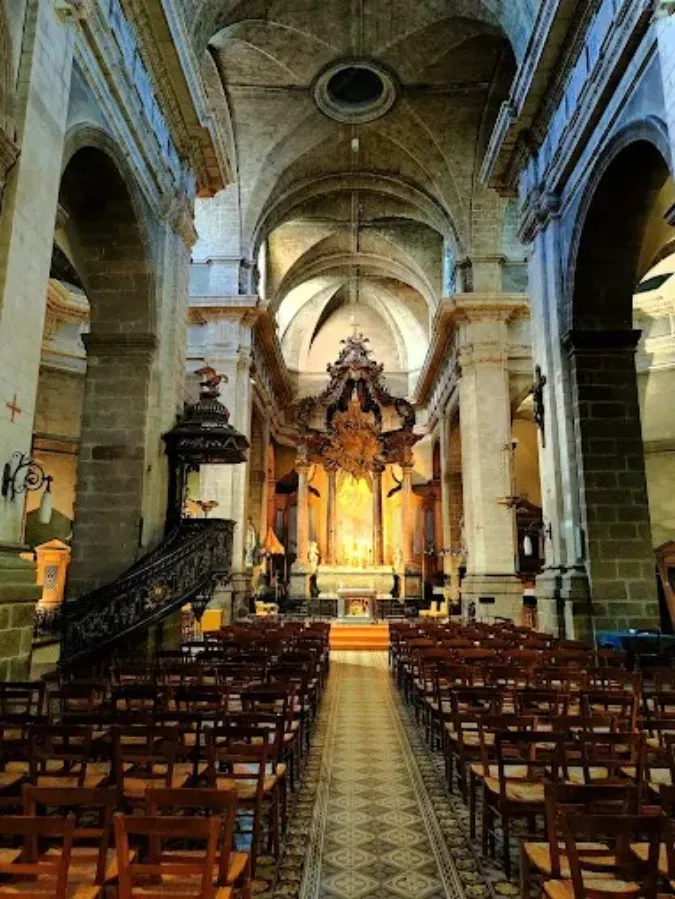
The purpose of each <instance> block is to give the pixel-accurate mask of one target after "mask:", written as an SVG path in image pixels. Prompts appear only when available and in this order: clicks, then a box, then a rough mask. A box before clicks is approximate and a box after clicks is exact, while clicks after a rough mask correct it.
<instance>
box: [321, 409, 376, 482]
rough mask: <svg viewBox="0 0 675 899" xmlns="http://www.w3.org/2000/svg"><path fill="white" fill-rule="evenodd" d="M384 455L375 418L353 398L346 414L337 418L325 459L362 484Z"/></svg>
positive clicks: (339, 414) (337, 415) (341, 413)
mask: <svg viewBox="0 0 675 899" xmlns="http://www.w3.org/2000/svg"><path fill="white" fill-rule="evenodd" d="M381 452H382V443H381V440H380V437H379V435H378V432H377V425H376V422H375V417H374V416H373V415H372V413H368V412H364V411H363V410H362V409H361V404H360V403H359V400H358V398H356V397H352V399H351V402H350V403H349V406H348V407H347V409H346V411H344V412H337V413H336V414H335V416H334V417H333V422H332V433H331V436H330V444H329V446H328V447H327V448H326V450H325V451H324V458H325V459H327V460H328V461H329V462H335V463H336V464H337V465H338V466H339V467H340V468H341V469H342V470H343V471H345V472H347V474H350V475H352V476H353V477H354V478H356V480H357V481H358V480H360V479H361V478H365V477H367V476H368V474H370V472H371V471H372V470H373V468H374V467H375V464H376V463H377V462H378V459H379V456H380V454H381Z"/></svg>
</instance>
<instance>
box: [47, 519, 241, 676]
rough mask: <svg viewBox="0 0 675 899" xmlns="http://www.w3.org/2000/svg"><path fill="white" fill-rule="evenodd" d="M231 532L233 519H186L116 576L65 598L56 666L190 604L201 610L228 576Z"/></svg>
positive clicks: (97, 650) (107, 645) (137, 631)
mask: <svg viewBox="0 0 675 899" xmlns="http://www.w3.org/2000/svg"><path fill="white" fill-rule="evenodd" d="M233 533H234V522H233V521H225V520H223V519H217V518H214V519H184V520H183V521H182V522H181V524H180V525H179V527H178V528H177V530H176V531H174V532H172V533H171V534H169V535H168V536H167V537H166V539H165V540H164V541H163V542H162V543H161V544H160V545H159V546H158V547H156V548H155V549H154V550H153V551H152V552H150V553H149V554H148V556H146V557H145V559H141V560H139V561H138V562H137V563H136V564H135V565H134V566H132V567H131V568H130V569H129V570H128V571H126V572H125V573H124V574H122V575H121V576H120V577H119V578H117V580H115V581H113V582H112V583H110V584H106V585H105V586H104V587H100V588H99V589H97V590H94V591H93V592H92V593H89V594H87V595H85V596H83V597H82V598H81V599H78V600H75V601H72V602H66V603H65V604H64V607H63V608H64V622H63V639H62V648H61V662H60V664H61V665H66V666H67V665H69V664H72V663H73V662H76V661H77V662H79V661H81V660H82V659H84V658H85V657H86V656H90V655H94V654H97V653H100V652H101V651H102V650H103V649H107V648H111V647H113V645H115V644H119V643H120V642H121V641H122V640H128V638H130V637H132V636H134V635H137V634H140V633H141V632H142V631H143V630H147V629H148V628H149V627H150V626H151V625H153V624H155V623H157V622H158V621H161V620H162V619H163V618H165V617H166V616H167V615H169V614H171V612H173V611H175V610H176V609H178V608H180V607H181V606H183V605H185V604H186V603H188V602H191V603H192V604H193V607H194V606H195V605H196V606H197V607H198V613H199V612H201V611H203V609H204V607H205V606H206V604H207V603H208V601H209V600H210V598H211V597H212V595H213V590H214V588H215V586H216V583H217V582H218V581H220V582H221V583H223V582H226V581H227V580H228V579H229V576H230V566H231V562H232V537H233ZM163 550H164V551H163Z"/></svg>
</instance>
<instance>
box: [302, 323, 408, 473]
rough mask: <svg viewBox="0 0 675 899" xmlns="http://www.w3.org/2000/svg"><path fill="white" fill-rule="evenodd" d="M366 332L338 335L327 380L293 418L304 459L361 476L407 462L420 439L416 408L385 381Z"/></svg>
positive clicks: (303, 401)
mask: <svg viewBox="0 0 675 899" xmlns="http://www.w3.org/2000/svg"><path fill="white" fill-rule="evenodd" d="M368 342H369V341H368V338H367V337H365V336H364V335H363V334H354V335H352V336H350V337H348V338H347V339H346V340H343V341H342V344H343V348H342V350H341V352H340V355H339V356H338V358H337V360H336V361H335V362H334V363H333V364H332V365H329V366H328V374H329V376H330V381H329V383H328V386H327V387H326V388H325V389H324V390H323V391H322V393H321V394H319V396H317V397H306V398H305V399H303V400H301V401H300V402H299V403H298V404H297V406H296V415H295V420H296V423H297V425H298V429H299V431H300V437H301V441H302V443H303V444H304V446H305V447H306V452H307V457H308V459H309V461H311V462H314V463H318V464H321V465H324V466H325V467H326V468H329V469H330V468H332V469H341V470H342V471H345V472H346V473H348V474H351V475H353V476H354V477H355V478H357V479H359V478H364V477H367V476H368V475H370V474H372V472H373V471H378V470H379V471H381V470H382V469H383V468H384V466H385V465H388V464H393V463H399V464H407V463H409V462H410V459H411V451H412V447H413V446H414V445H415V444H416V443H417V441H418V440H419V439H420V437H419V435H417V434H415V433H414V428H415V409H414V408H413V406H412V404H411V403H410V402H408V400H406V399H403V398H402V397H396V396H393V395H392V394H391V393H390V392H389V390H388V389H387V387H386V386H385V384H384V378H383V370H384V367H383V366H382V365H381V364H379V363H377V362H375V360H374V359H373V358H372V355H373V354H372V352H371V350H369V349H368Z"/></svg>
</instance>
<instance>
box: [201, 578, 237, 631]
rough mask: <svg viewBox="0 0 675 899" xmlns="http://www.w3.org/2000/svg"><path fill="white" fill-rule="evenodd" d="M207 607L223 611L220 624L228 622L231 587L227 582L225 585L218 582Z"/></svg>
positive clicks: (230, 605)
mask: <svg viewBox="0 0 675 899" xmlns="http://www.w3.org/2000/svg"><path fill="white" fill-rule="evenodd" d="M207 608H208V609H217V610H219V611H221V612H222V613H223V617H222V624H230V622H231V621H232V588H231V587H230V585H229V584H228V585H227V586H225V587H223V586H221V585H220V584H218V586H217V587H216V589H215V590H214V591H213V598H212V600H211V602H210V603H209V604H208V606H207Z"/></svg>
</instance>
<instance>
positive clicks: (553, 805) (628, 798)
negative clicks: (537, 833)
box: [520, 783, 639, 896]
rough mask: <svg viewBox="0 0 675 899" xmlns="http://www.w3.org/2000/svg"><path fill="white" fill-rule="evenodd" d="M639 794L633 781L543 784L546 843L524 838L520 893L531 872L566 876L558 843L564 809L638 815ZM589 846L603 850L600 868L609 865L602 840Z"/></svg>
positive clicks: (597, 860) (566, 866)
mask: <svg viewBox="0 0 675 899" xmlns="http://www.w3.org/2000/svg"><path fill="white" fill-rule="evenodd" d="M638 805H639V794H638V790H637V787H636V786H635V785H634V784H629V783H625V784H592V785H590V786H586V785H584V786H573V785H570V784H562V783H547V784H545V818H546V842H532V841H528V840H524V841H523V842H522V843H521V847H520V850H521V854H520V859H521V861H520V895H521V896H529V894H530V880H531V877H532V873H533V872H536V873H537V874H538V875H540V876H542V877H546V878H554V879H559V878H561V877H564V878H569V876H570V873H569V863H568V861H567V855H566V852H565V849H564V844H561V839H562V838H561V836H560V833H559V828H558V816H559V814H560V813H561V812H562V811H563V810H564V811H577V812H583V813H585V814H601V813H603V812H604V813H612V814H623V815H627V814H637V812H638ZM590 848H591V849H593V850H594V851H595V850H596V849H604V850H605V851H606V853H607V858H605V857H603V856H597V855H596V856H595V857H594V862H595V863H596V864H598V865H599V866H600V867H610V868H611V867H612V866H613V865H614V864H615V858H614V856H613V855H612V853H611V851H610V849H609V847H608V846H607V845H606V844H605V843H592V844H591V847H590Z"/></svg>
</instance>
